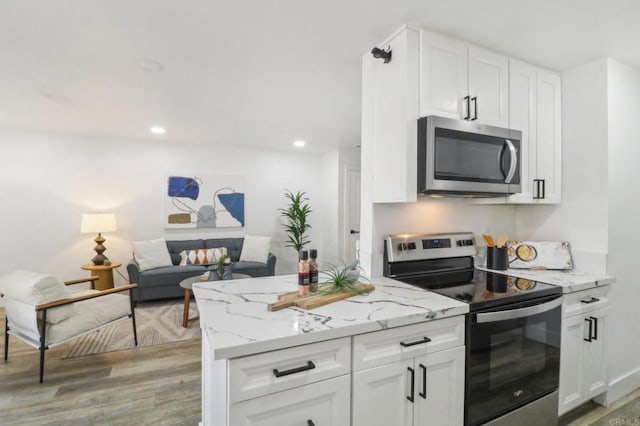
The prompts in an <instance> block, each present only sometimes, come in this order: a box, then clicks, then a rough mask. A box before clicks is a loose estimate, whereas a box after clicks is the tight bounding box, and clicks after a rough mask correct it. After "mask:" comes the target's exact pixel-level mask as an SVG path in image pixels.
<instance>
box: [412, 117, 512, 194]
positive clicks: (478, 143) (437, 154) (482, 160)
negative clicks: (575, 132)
mask: <svg viewBox="0 0 640 426" xmlns="http://www.w3.org/2000/svg"><path fill="white" fill-rule="evenodd" d="M521 141H522V132H520V131H519V130H513V129H505V128H501V127H494V126H486V125H484V124H478V123H475V122H473V121H465V120H454V119H451V118H445V117H438V116H428V117H423V118H420V119H419V120H418V192H419V193H420V194H424V195H449V196H467V197H496V196H505V195H511V194H515V193H518V192H520V191H521V182H520V162H521V152H520V151H521V146H522V145H521Z"/></svg>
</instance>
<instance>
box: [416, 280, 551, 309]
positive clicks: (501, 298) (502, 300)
mask: <svg viewBox="0 0 640 426" xmlns="http://www.w3.org/2000/svg"><path fill="white" fill-rule="evenodd" d="M411 284H413V285H417V286H419V287H423V288H426V289H428V290H431V291H433V292H435V293H438V294H442V295H444V296H448V297H452V298H454V299H457V300H460V301H462V302H465V303H468V304H469V310H470V311H472V312H474V311H478V310H481V309H487V308H491V307H495V306H502V305H506V304H511V303H517V302H521V301H524V300H529V299H535V298H538V297H544V296H548V295H552V294H560V293H562V289H561V288H560V287H558V286H554V285H551V284H546V283H541V282H538V281H532V280H528V279H524V278H517V277H514V276H511V275H503V274H496V273H493V272H486V271H480V270H478V269H476V270H474V272H473V278H472V279H471V280H466V281H465V282H462V283H446V284H435V283H429V282H428V280H426V281H424V282H420V281H418V280H412V282H411Z"/></svg>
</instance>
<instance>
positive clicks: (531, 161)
mask: <svg viewBox="0 0 640 426" xmlns="http://www.w3.org/2000/svg"><path fill="white" fill-rule="evenodd" d="M536 79H537V69H536V67H533V66H531V65H529V64H525V63H524V62H520V61H516V60H513V59H512V60H511V61H510V66H509V84H510V85H509V119H510V122H509V126H510V127H511V128H512V129H516V130H520V131H521V132H522V140H521V141H520V153H521V154H520V155H521V158H520V160H521V163H520V182H521V185H522V192H521V193H520V194H515V195H512V196H510V197H508V201H509V202H510V203H531V202H532V200H533V180H534V179H536V157H537V154H536V130H537V128H536Z"/></svg>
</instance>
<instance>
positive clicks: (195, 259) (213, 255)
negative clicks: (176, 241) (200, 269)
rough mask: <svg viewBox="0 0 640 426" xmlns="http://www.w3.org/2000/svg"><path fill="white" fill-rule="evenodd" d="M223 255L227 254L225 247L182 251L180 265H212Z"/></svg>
mask: <svg viewBox="0 0 640 426" xmlns="http://www.w3.org/2000/svg"><path fill="white" fill-rule="evenodd" d="M225 254H227V248H226V247H216V248H210V249H195V250H182V251H181V252H180V265H181V266H185V265H212V264H214V263H216V262H217V261H218V259H220V258H221V257H222V256H224V255H225Z"/></svg>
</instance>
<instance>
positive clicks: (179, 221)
mask: <svg viewBox="0 0 640 426" xmlns="http://www.w3.org/2000/svg"><path fill="white" fill-rule="evenodd" d="M164 193H165V196H166V197H165V227H166V228H226V227H242V226H244V177H243V176H232V175H212V174H206V173H172V174H170V175H168V176H167V178H166V181H165V191H164Z"/></svg>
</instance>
